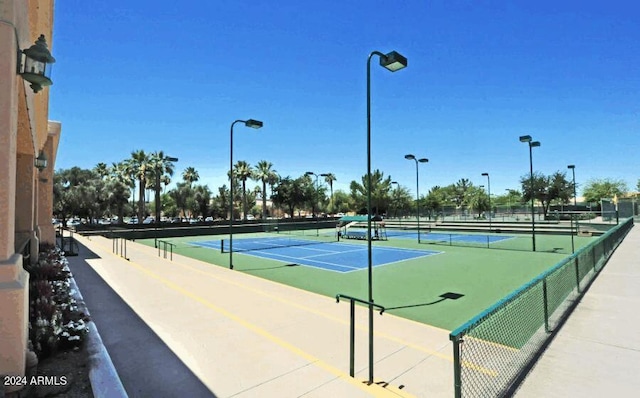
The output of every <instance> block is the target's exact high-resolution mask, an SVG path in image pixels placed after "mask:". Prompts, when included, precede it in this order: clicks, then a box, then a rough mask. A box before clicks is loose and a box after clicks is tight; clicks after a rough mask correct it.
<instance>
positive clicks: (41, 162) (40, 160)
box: [35, 151, 47, 171]
mask: <svg viewBox="0 0 640 398" xmlns="http://www.w3.org/2000/svg"><path fill="white" fill-rule="evenodd" d="M35 166H36V169H38V170H39V171H42V170H44V169H45V168H46V167H47V157H46V156H45V154H44V152H42V151H40V154H39V155H38V157H37V158H36V159H35Z"/></svg>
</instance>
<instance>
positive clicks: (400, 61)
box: [367, 51, 407, 384]
mask: <svg viewBox="0 0 640 398" xmlns="http://www.w3.org/2000/svg"><path fill="white" fill-rule="evenodd" d="M374 55H377V56H378V57H379V58H380V66H382V67H384V68H385V69H387V70H389V71H391V72H395V71H398V70H400V69H403V68H406V67H407V59H406V58H405V57H403V56H402V55H400V54H398V53H397V52H395V51H391V52H390V53H388V54H383V53H381V52H379V51H372V52H371V54H369V57H368V58H367V270H368V272H367V275H368V279H369V384H373V256H372V250H371V58H373V56H374Z"/></svg>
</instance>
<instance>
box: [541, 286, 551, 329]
mask: <svg viewBox="0 0 640 398" xmlns="http://www.w3.org/2000/svg"><path fill="white" fill-rule="evenodd" d="M542 305H543V306H544V308H543V310H544V331H545V332H547V333H549V332H550V331H551V330H549V300H548V297H547V278H544V279H543V280H542Z"/></svg>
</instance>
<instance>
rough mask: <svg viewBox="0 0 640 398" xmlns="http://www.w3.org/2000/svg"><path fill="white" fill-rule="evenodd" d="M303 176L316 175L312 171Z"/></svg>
mask: <svg viewBox="0 0 640 398" xmlns="http://www.w3.org/2000/svg"><path fill="white" fill-rule="evenodd" d="M304 175H306V176H313V175H316V173H314V172H313V171H307V172H306V173H304Z"/></svg>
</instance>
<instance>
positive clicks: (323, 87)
mask: <svg viewBox="0 0 640 398" xmlns="http://www.w3.org/2000/svg"><path fill="white" fill-rule="evenodd" d="M638 15H640V3H638V2H636V1H631V0H628V1H608V2H605V1H588V0H587V1H577V0H572V1H471V0H468V1H457V0H453V1H451V0H441V1H426V0H409V1H388V0H387V1H381V0H370V1H353V0H340V1H335V0H326V1H321V2H306V1H299V0H297V1H291V0H279V1H266V0H263V1H258V0H255V1H247V0H235V1H205V0H200V1H195V0H183V1H179V2H176V1H157V0H156V1H148V0H136V1H131V0H127V1H123V0H110V1H96V0H66V1H58V2H56V4H55V22H54V43H53V48H52V53H53V55H54V56H55V57H56V59H57V63H56V64H55V65H54V68H53V76H52V78H53V80H54V85H53V86H52V88H51V102H50V118H51V119H53V120H59V121H61V122H62V138H61V143H60V148H59V151H58V160H57V163H56V168H57V169H63V168H70V167H72V166H79V167H82V168H93V167H94V166H95V165H96V164H97V163H98V162H104V163H107V164H109V165H110V164H111V163H112V162H118V161H121V160H123V159H126V158H128V157H129V156H130V154H131V152H132V151H134V150H137V149H144V150H145V151H147V152H152V151H156V150H163V151H164V152H165V153H166V154H167V155H170V156H174V157H178V158H179V159H180V160H179V162H178V163H177V170H176V176H175V177H174V180H177V179H179V178H180V177H179V176H180V174H181V173H182V170H184V168H186V167H188V166H193V167H195V168H196V169H197V170H198V171H199V173H200V177H201V180H200V183H203V184H207V185H209V187H210V188H211V189H212V190H213V191H217V187H218V186H220V185H222V184H224V183H226V171H227V170H228V167H229V126H230V124H231V122H233V121H234V120H236V119H246V118H254V119H259V120H262V121H264V128H263V129H261V130H253V129H247V128H246V127H243V126H241V125H236V128H235V133H234V159H235V160H246V161H248V162H249V163H250V164H255V163H257V162H258V161H260V160H262V159H266V160H269V161H271V162H273V164H274V168H275V169H276V170H277V171H278V172H279V173H280V174H281V175H283V176H286V175H290V176H292V177H297V176H300V175H301V174H303V173H304V172H305V171H315V172H316V173H326V172H332V173H334V174H335V175H336V176H337V179H338V181H337V182H336V183H335V184H334V189H336V188H337V189H344V190H348V185H349V182H350V181H351V180H354V179H358V180H359V179H360V177H361V176H362V175H364V174H365V173H366V60H367V56H368V55H369V53H370V52H371V51H373V50H378V51H381V52H385V53H386V52H389V51H391V50H396V51H398V52H400V53H401V54H403V55H405V56H406V57H407V58H408V60H409V66H408V68H406V69H404V70H401V71H398V72H396V73H390V72H388V71H387V70H385V69H383V68H381V67H379V66H378V65H377V62H378V61H377V59H374V63H373V64H372V70H371V76H372V165H373V168H374V169H375V168H379V169H381V170H383V171H384V172H385V174H386V175H391V176H392V178H393V179H394V180H397V181H399V182H400V184H401V185H403V186H406V187H408V188H409V189H410V190H411V191H412V192H413V193H415V165H414V163H413V162H409V161H407V160H405V159H404V155H405V154H407V153H413V154H415V155H416V156H419V157H427V158H429V160H430V162H429V163H428V164H426V165H421V167H420V192H421V193H422V194H424V193H426V192H427V189H428V188H430V187H432V186H434V185H448V184H450V183H453V182H455V181H457V180H458V179H460V178H468V179H470V180H471V181H472V182H473V183H474V184H476V185H480V184H485V182H486V179H485V177H482V176H481V175H480V174H481V173H482V172H489V173H490V174H491V189H492V193H494V194H501V193H504V190H505V189H506V188H519V183H518V181H519V178H520V177H521V176H522V175H525V174H527V173H528V171H529V152H528V148H527V146H526V145H525V144H522V143H520V142H519V141H518V137H519V136H520V135H524V134H529V135H531V136H533V138H534V139H535V140H538V141H541V143H542V146H541V147H540V148H534V156H533V159H534V169H535V170H538V171H541V172H543V173H545V174H550V173H552V172H554V171H556V170H562V171H566V166H567V165H568V164H575V165H576V181H577V183H578V184H579V186H580V185H582V186H583V185H584V183H585V182H586V181H587V180H588V179H590V178H616V179H623V180H625V181H626V182H627V184H628V185H629V188H631V189H633V188H635V185H636V182H637V180H638V178H639V177H640V172H639V171H638V170H639V161H638V159H639V155H638V153H639V148H640V134H639V131H638V130H639V127H640V122H639V116H640V90H639V88H640V76H639V74H640V22H639V19H638ZM568 177H569V178H570V177H571V174H570V173H569V174H568ZM578 194H579V195H580V191H579V193H578Z"/></svg>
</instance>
